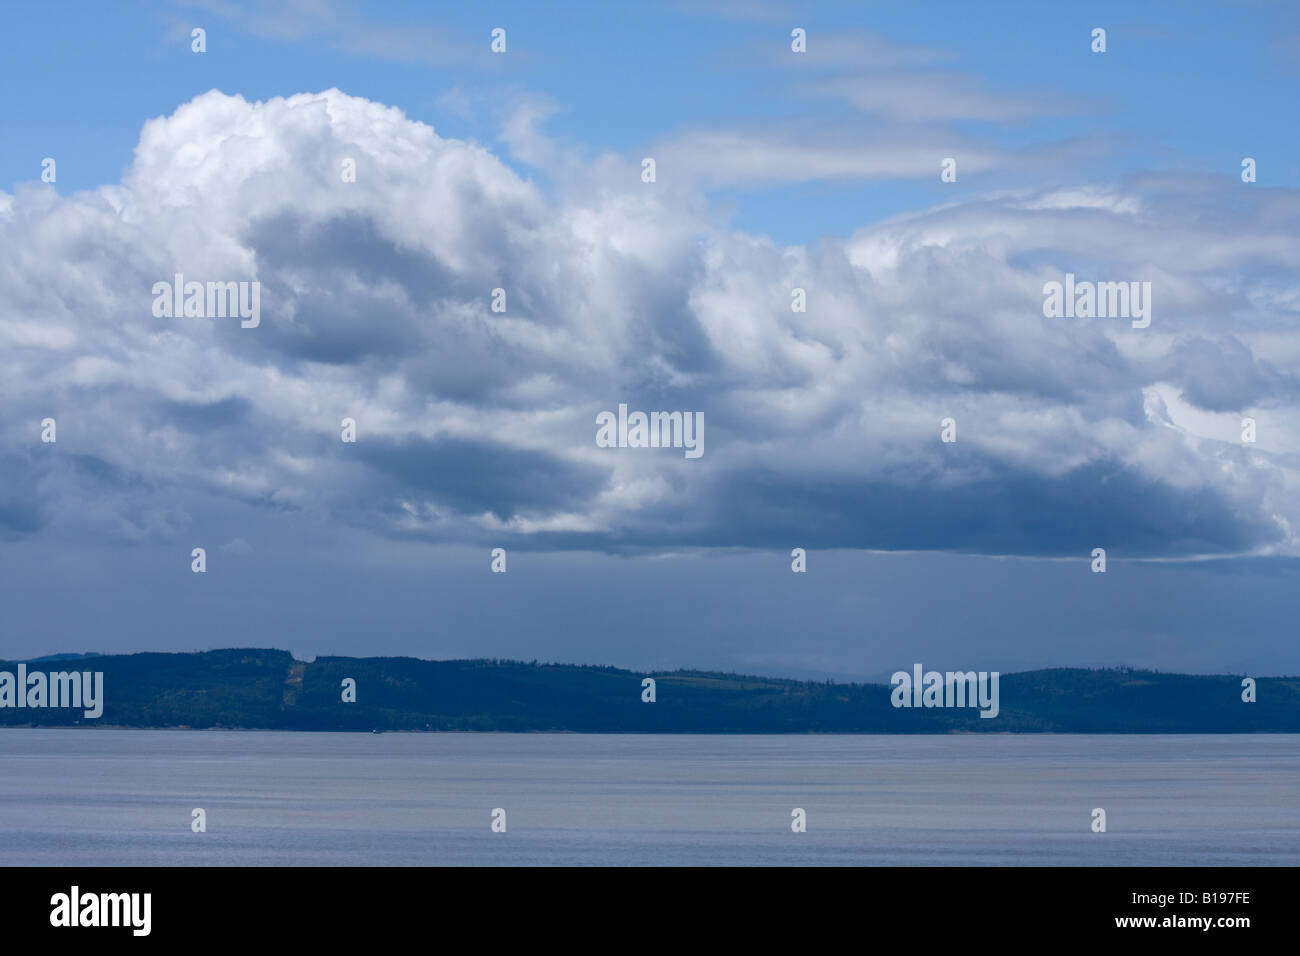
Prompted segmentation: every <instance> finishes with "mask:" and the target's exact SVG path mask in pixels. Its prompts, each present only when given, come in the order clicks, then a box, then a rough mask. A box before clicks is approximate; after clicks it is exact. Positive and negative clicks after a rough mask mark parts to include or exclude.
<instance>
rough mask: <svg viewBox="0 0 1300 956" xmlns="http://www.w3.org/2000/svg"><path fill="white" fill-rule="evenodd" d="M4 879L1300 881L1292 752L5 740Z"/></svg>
mask: <svg viewBox="0 0 1300 956" xmlns="http://www.w3.org/2000/svg"><path fill="white" fill-rule="evenodd" d="M195 807H202V808H203V809H204V810H206V811H207V826H208V829H207V832H206V833H201V834H195V833H192V832H191V830H190V819H191V817H190V813H191V810H192V809H193V808H195ZM495 807H501V808H504V809H505V810H506V814H507V832H505V833H493V832H491V829H490V822H491V812H492V810H493V808H495ZM794 807H802V808H804V809H805V810H806V811H807V815H808V816H807V819H808V829H807V832H806V833H802V834H796V833H793V832H791V829H790V812H791V809H792V808H794ZM1094 807H1104V808H1105V809H1106V812H1107V814H1108V832H1107V833H1104V834H1096V833H1093V832H1091V830H1090V827H1089V824H1090V819H1091V816H1090V814H1091V811H1092V809H1093V808H1094ZM0 863H4V864H10V865H34V864H53V865H65V864H75V865H107V864H119V865H143V864H161V865H207V864H212V865H240V866H245V865H270V864H288V865H313V864H320V865H350V866H356V865H376V864H392V865H409V866H423V865H440V864H488V865H497V864H504V865H510V864H523V865H546V864H608V865H620V864H637V865H646V864H650V865H654V864H742V865H743V864H855V865H861V864H868V865H869V864H946V865H953V864H956V865H960V864H976V865H980V864H982V865H998V864H1017V865H1019V864H1027V865H1055V864H1083V865H1104V864H1114V865H1139V866H1145V865H1202V864H1204V865H1217V864H1225V865H1227V864H1234V865H1251V864H1274V865H1277V864H1281V865H1297V864H1300V736H1295V735H1286V736H1280V735H1267V736H1264V735H1260V736H1073V735H1069V736H1066V735H1062V736H1056V735H1041V736H1040V735H1035V736H1028V735H1026V736H1010V735H978V736H976V735H962V736H933V737H885V736H834V737H831V736H825V737H821V736H818V737H809V736H780V737H757V736H676V735H674V736H646V735H617V736H615V735H610V736H604V735H601V736H587V735H576V734H380V735H368V734H309V733H266V732H232V733H226V732H211V731H168V730H159V731H152V730H80V729H70V730H28V729H0Z"/></svg>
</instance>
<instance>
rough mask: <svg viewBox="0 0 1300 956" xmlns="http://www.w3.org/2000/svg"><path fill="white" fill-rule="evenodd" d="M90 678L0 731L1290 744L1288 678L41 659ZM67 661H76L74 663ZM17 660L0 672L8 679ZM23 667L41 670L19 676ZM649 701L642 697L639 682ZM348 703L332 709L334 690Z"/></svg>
mask: <svg viewBox="0 0 1300 956" xmlns="http://www.w3.org/2000/svg"><path fill="white" fill-rule="evenodd" d="M44 660H45V661H47V662H48V663H51V664H53V663H55V662H58V663H59V664H60V666H59V667H57V668H55V667H47V668H46V669H47V670H69V669H72V668H73V667H75V668H76V669H79V670H94V671H102V672H103V673H104V691H103V693H104V709H103V716H102V718H100V719H99V720H87V719H85V718H84V717H83V715H82V712H81V711H80V710H75V709H50V708H46V709H32V708H22V709H19V708H13V707H0V725H8V726H14V725H35V726H70V725H77V724H80V725H83V726H85V725H101V726H106V725H118V726H123V725H125V726H132V727H204V728H208V727H225V728H248V729H252V728H263V729H276V730H336V731H337V730H346V731H370V730H497V731H580V732H650V733H690V732H695V733H945V732H969V731H976V732H979V731H983V732H1000V731H1001V732H1005V731H1017V732H1078V733H1248V732H1258V731H1268V732H1287V733H1300V678H1259V679H1258V681H1257V689H1256V694H1257V698H1258V699H1257V702H1255V703H1245V702H1243V701H1242V699H1241V698H1242V678H1241V677H1240V676H1190V675H1181V674H1161V673H1155V672H1149V671H1133V670H1078V669H1055V670H1042V671H1031V672H1026V673H1019V674H1005V675H1002V676H1001V679H1000V685H999V697H1000V713H999V715H998V716H997V717H996V718H993V719H984V718H981V717H980V716H979V711H978V710H976V709H974V708H895V707H893V706H892V705H891V703H890V688H889V687H888V686H885V685H882V684H833V683H824V682H822V683H816V682H802V681H793V680H776V679H771V678H762V677H745V676H740V675H736V674H715V673H704V672H699V671H676V672H671V673H653V672H652V673H646V674H641V673H637V672H633V671H626V670H619V669H617V668H613V667H579V666H571V665H563V664H527V663H520V662H515V661H495V660H462V661H426V660H417V659H415V658H407V657H376V658H349V657H320V658H317V659H316V660H315V661H313V662H311V663H307V662H304V661H299V660H295V659H294V658H293V656H292V655H290V654H289V652H287V651H279V650H258V649H242V650H221V651H208V652H204V653H190V654H156V653H148V654H131V655H121V656H101V657H96V658H94V659H93V661H91V660H88V659H83V658H78V657H77V656H76V655H54V656H52V657H49V658H45V659H44ZM74 662H75V663H74ZM16 668H17V665H16V664H8V663H0V671H9V672H15V671H16ZM27 668H28V671H29V672H31V671H35V670H38V669H40V668H37V667H34V666H33V665H32V664H30V663H29V664H28V665H27ZM645 677H653V678H654V679H655V681H656V688H655V689H656V698H657V699H656V701H655V702H654V703H645V702H643V701H642V679H643V678H645ZM348 678H350V679H352V680H354V681H355V682H356V702H355V703H344V702H343V700H342V687H343V682H344V680H345V679H348Z"/></svg>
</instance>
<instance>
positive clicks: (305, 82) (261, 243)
mask: <svg viewBox="0 0 1300 956" xmlns="http://www.w3.org/2000/svg"><path fill="white" fill-rule="evenodd" d="M6 18H7V19H6V26H5V29H4V32H3V33H0V78H2V79H3V82H0V117H3V137H2V146H0V263H3V265H0V405H3V407H5V408H6V415H5V416H4V418H3V420H2V421H0V476H2V480H0V564H3V566H4V568H5V574H4V575H0V602H3V603H4V604H5V606H6V607H7V608H10V609H11V613H8V614H7V615H6V617H7V622H6V624H5V625H3V629H0V658H4V657H11V658H12V657H22V656H35V655H38V654H43V653H51V652H57V651H84V650H145V649H148V650H189V649H193V648H201V647H218V646H230V645H232V644H245V645H247V644H256V645H263V646H281V647H289V648H291V649H293V650H295V651H297V652H299V653H301V654H321V653H333V654H371V653H374V654H378V653H383V654H413V655H416V656H426V657H448V656H459V657H465V656H508V657H522V658H527V659H531V658H537V659H543V660H562V661H580V662H587V663H601V664H605V663H608V664H620V665H626V666H646V667H650V666H653V667H659V668H663V667H690V666H698V667H710V668H719V669H734V670H745V671H751V672H762V673H774V674H790V675H798V676H815V677H823V676H835V677H875V678H878V677H880V676H881V675H887V674H889V673H891V672H892V671H894V670H896V669H898V668H899V667H910V665H911V663H912V662H913V661H914V660H922V661H924V662H925V663H926V664H927V666H928V665H929V664H931V663H933V665H934V666H936V667H945V668H947V667H963V668H968V667H974V668H976V669H984V670H989V669H1001V670H1003V671H1011V670H1016V669H1023V668H1028V667H1041V666H1049V665H1054V664H1074V665H1088V666H1092V665H1112V664H1132V665H1136V666H1148V667H1159V668H1161V669H1164V670H1187V671H1225V670H1234V671H1249V672H1251V673H1258V674H1278V673H1295V672H1298V671H1300V645H1297V643H1296V642H1295V640H1294V621H1295V619H1296V611H1297V603H1298V600H1300V599H1297V597H1296V595H1297V594H1300V507H1298V506H1297V505H1296V502H1297V501H1300V495H1298V494H1297V492H1298V491H1300V371H1298V370H1300V332H1298V331H1297V324H1296V323H1297V321H1298V320H1300V280H1297V276H1300V160H1297V156H1298V155H1300V143H1298V142H1297V129H1296V124H1295V122H1294V117H1295V105H1296V101H1297V97H1296V93H1297V88H1298V86H1300V65H1298V64H1300V13H1298V12H1297V8H1296V7H1295V5H1293V4H1286V3H1247V2H1242V3H1222V4H1209V3H1205V4H1149V5H1141V6H1135V5H1133V4H1131V3H1125V4H1120V3H1116V4H1088V5H1087V6H1086V7H1085V6H1084V5H1082V4H1041V3H1024V4H1020V3H1000V4H996V5H989V6H988V7H987V8H986V7H974V6H972V5H971V4H968V3H927V4H916V3H871V4H864V3H856V4H852V3H845V4H834V3H827V4H816V5H808V6H803V5H789V6H785V5H781V4H779V3H768V2H764V0H727V2H722V0H720V2H717V3H712V4H685V3H683V4H653V5H631V4H627V5H624V4H547V5H539V4H500V5H490V6H483V5H477V4H471V5H453V4H445V5H439V4H428V3H420V4H416V3H409V4H408V3H392V4H384V5H382V9H377V8H371V7H366V8H363V7H361V6H359V5H354V4H350V3H345V2H342V0H335V2H314V0H299V2H293V3H284V4H259V3H252V2H233V0H211V2H205V3H199V4H180V3H177V4H147V3H138V4H121V5H101V4H70V5H60V4H49V5H41V4H36V5H23V6H19V7H14V8H13V9H12V10H9V11H6ZM193 27H202V28H204V29H205V30H206V31H207V38H206V41H207V52H205V53H203V54H201V55H199V54H195V53H193V52H191V49H190V30H191V29H192V28H193ZM495 27H502V28H504V29H505V30H506V31H507V42H508V52H507V53H506V54H505V55H495V54H493V53H491V52H490V49H489V43H490V39H491V36H490V34H491V31H492V29H493V28H495ZM794 27H802V28H804V29H805V30H806V31H807V37H808V41H807V42H808V52H807V53H806V54H804V55H797V54H794V53H792V52H791V50H790V31H791V30H792V29H793V28H794ZM1094 27H1102V28H1104V29H1106V31H1107V51H1106V52H1105V53H1104V54H1097V53H1093V52H1091V50H1090V43H1091V36H1090V35H1091V31H1092V29H1093V28H1094ZM47 156H48V157H52V158H54V159H56V161H57V181H56V182H54V183H43V182H41V181H40V173H41V160H42V159H43V158H44V157H47ZM949 156H951V157H954V158H955V159H956V160H957V170H958V177H957V181H956V182H951V183H945V182H941V181H940V178H939V164H940V160H941V159H943V158H944V157H949ZM1246 156H1249V157H1252V158H1253V159H1254V160H1255V161H1256V163H1257V168H1258V181H1257V182H1254V183H1244V182H1243V181H1242V180H1241V178H1240V170H1241V165H1240V164H1241V161H1242V158H1243V157H1246ZM643 157H653V158H655V160H656V163H657V179H656V181H655V182H654V183H653V184H646V183H643V182H642V181H641V179H640V165H641V160H642V158H643ZM345 159H351V160H355V161H356V163H357V171H358V172H357V179H356V182H355V183H349V182H345V181H344V180H342V179H341V177H340V175H339V169H340V164H341V163H342V162H343V161H344V160H345ZM178 272H181V273H184V274H185V275H186V276H187V278H191V279H197V280H199V281H202V280H204V279H206V280H216V281H236V282H239V281H257V282H258V283H260V289H261V296H262V299H261V302H262V306H261V308H262V312H261V324H260V325H259V326H258V327H257V328H249V329H243V328H241V327H240V325H239V323H237V322H230V321H228V320H223V319H215V320H208V319H199V318H195V317H189V318H178V317H172V316H161V315H159V314H158V313H157V312H156V311H154V309H153V304H154V297H153V295H152V292H151V289H152V287H153V286H154V284H155V283H156V282H159V281H171V279H172V277H173V276H174V275H175V274H176V273H178ZM1066 273H1071V274H1077V276H1078V277H1079V278H1080V279H1081V280H1095V281H1108V282H1114V281H1123V282H1129V281H1137V282H1143V281H1145V282H1149V283H1150V284H1151V287H1152V289H1153V296H1154V298H1153V302H1154V306H1153V315H1154V319H1153V321H1152V323H1151V325H1150V327H1149V328H1145V329H1137V328H1133V327H1131V326H1130V325H1129V323H1128V321H1127V318H1124V319H1118V318H1115V317H1110V318H1099V319H1095V320H1071V321H1067V320H1064V319H1051V318H1048V317H1045V315H1044V313H1043V310H1042V295H1043V293H1042V289H1043V286H1044V283H1045V282H1046V281H1057V280H1061V279H1063V277H1064V275H1065V274H1066ZM496 287H502V288H505V289H506V290H507V292H508V293H509V302H510V305H509V308H508V309H507V311H506V312H505V313H500V314H498V313H493V312H492V311H491V310H490V308H489V307H488V305H487V303H488V299H489V293H490V291H491V290H492V289H493V288H496ZM796 287H797V288H802V289H805V290H806V293H807V299H808V309H807V311H806V312H803V313H799V312H793V311H792V310H791V305H790V303H791V298H790V296H791V290H792V289H794V288H796ZM623 403H625V404H628V405H629V407H631V408H632V409H643V410H647V411H650V410H656V409H658V410H684V411H697V412H700V413H702V414H703V415H704V419H705V421H706V422H707V429H706V449H707V450H706V452H705V454H704V455H703V457H702V458H700V459H698V460H689V459H685V458H683V456H682V455H681V454H680V452H679V451H677V450H673V449H635V448H614V449H610V448H601V447H598V446H597V445H596V443H595V442H594V441H593V436H594V433H595V427H594V425H595V420H596V418H595V417H596V415H597V414H598V413H599V412H601V411H604V410H611V409H615V408H617V407H618V405H619V404H623ZM345 416H347V417H351V418H353V419H355V420H356V421H357V422H358V430H359V434H360V437H359V439H358V441H357V442H356V443H355V444H346V443H343V442H341V441H340V435H339V427H340V421H341V419H342V418H343V417H345ZM950 416H951V417H952V418H954V420H955V421H956V423H957V434H958V441H957V442H955V443H951V444H950V443H945V442H941V441H940V439H939V431H940V421H941V419H944V418H947V417H950ZM47 417H53V418H55V419H57V422H58V440H57V442H56V443H52V444H51V443H43V442H41V441H40V431H41V429H40V425H39V423H40V422H41V421H42V420H44V419H45V418H47ZM1246 417H1249V418H1251V419H1252V420H1253V421H1255V422H1256V423H1257V424H1258V440H1257V441H1255V442H1249V443H1247V442H1246V441H1244V440H1243V438H1242V434H1243V432H1242V420H1243V419H1244V418H1246ZM196 546H202V547H205V548H206V549H207V552H208V554H209V569H208V571H207V572H205V574H203V575H196V574H192V573H191V572H190V567H189V565H190V558H189V555H190V551H191V549H192V548H193V547H196ZM493 547H504V548H506V549H507V551H508V552H509V554H510V555H511V557H510V570H509V572H508V573H507V574H505V575H495V574H492V573H491V572H490V571H489V570H488V557H487V555H488V554H489V551H490V549H491V548H493ZM795 547H803V548H806V549H808V550H809V553H810V561H809V570H808V572H807V573H806V574H799V575H796V574H793V573H792V572H791V571H790V561H791V558H790V552H791V549H793V548H795ZM1095 547H1104V548H1106V549H1107V552H1108V556H1109V559H1110V564H1109V567H1108V569H1107V572H1106V574H1104V575H1102V574H1093V573H1092V572H1091V571H1090V569H1089V555H1090V553H1091V551H1092V549H1093V548H1095Z"/></svg>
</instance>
